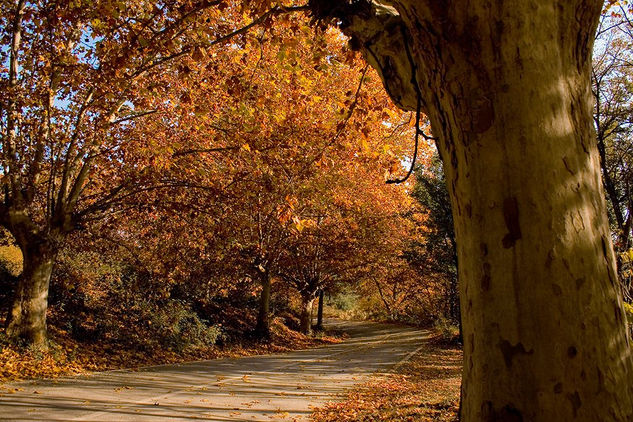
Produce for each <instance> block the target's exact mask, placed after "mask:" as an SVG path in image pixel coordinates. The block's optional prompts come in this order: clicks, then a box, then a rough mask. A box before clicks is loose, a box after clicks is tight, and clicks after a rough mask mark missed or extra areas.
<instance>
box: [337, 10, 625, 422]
mask: <svg viewBox="0 0 633 422" xmlns="http://www.w3.org/2000/svg"><path fill="white" fill-rule="evenodd" d="M394 3H395V5H396V7H397V10H398V12H399V16H398V15H397V14H394V13H393V12H390V11H389V10H387V11H386V12H385V10H386V9H384V8H383V12H384V13H386V14H384V15H383V16H382V17H379V16H378V17H377V16H376V15H374V17H373V18H368V16H369V15H368V13H367V11H363V12H362V13H356V15H355V18H351V19H349V20H348V21H347V22H344V24H346V25H348V26H347V28H346V31H347V33H348V34H350V35H353V36H354V37H355V38H356V39H357V40H358V41H360V42H356V45H359V46H361V48H363V49H364V50H365V52H366V53H367V54H366V55H367V59H368V60H369V62H370V63H372V64H373V65H374V67H376V68H377V69H378V71H379V73H380V74H381V77H382V78H383V80H384V82H385V85H386V88H387V90H388V91H389V93H390V95H391V96H392V97H393V98H394V100H395V101H396V103H397V104H399V105H400V106H401V107H404V108H409V109H412V108H416V104H418V103H421V105H422V106H423V108H424V109H425V110H427V111H428V115H429V118H430V120H431V124H432V127H433V134H434V136H436V137H437V138H438V141H437V143H438V147H439V150H440V153H441V156H442V158H443V161H444V168H445V172H446V176H447V184H448V189H449V192H450V194H451V202H452V206H453V215H454V222H455V229H456V230H455V231H456V238H457V244H458V256H459V277H460V293H461V309H462V318H463V333H464V371H463V405H462V415H461V416H462V419H463V420H464V421H466V422H474V421H486V422H488V421H531V422H551V421H586V422H594V421H630V420H633V403H632V400H633V383H632V382H631V376H633V371H632V369H633V366H632V360H631V349H630V345H629V340H628V337H627V334H626V330H625V322H624V317H623V311H622V303H621V298H620V293H619V290H618V281H617V275H616V266H615V258H614V253H613V247H612V244H611V239H610V234H609V227H608V224H607V217H606V206H605V200H604V194H603V191H602V184H601V181H600V164H599V159H598V153H597V149H596V145H595V139H594V130H593V126H592V119H591V97H590V84H589V74H590V65H591V60H590V59H591V46H592V40H593V32H594V30H595V26H596V23H597V20H598V16H599V13H600V9H601V5H602V2H601V1H596V0H593V1H589V0H558V1H555V0H529V1H526V0H514V1H512V0H507V1H493V0H474V1H469V2H457V1H453V2H437V1H431V0H426V1H425V0H416V1H411V0H401V1H396V2H394ZM466 3H467V4H466ZM385 16H386V17H385ZM412 69H413V70H414V72H412V71H411V70H412ZM411 82H413V84H412V83H411ZM412 85H417V86H419V90H416V89H412V88H411V86H412ZM418 93H419V97H418ZM418 98H420V100H419V101H418Z"/></svg>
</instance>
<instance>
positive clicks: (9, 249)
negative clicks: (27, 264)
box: [0, 245, 22, 278]
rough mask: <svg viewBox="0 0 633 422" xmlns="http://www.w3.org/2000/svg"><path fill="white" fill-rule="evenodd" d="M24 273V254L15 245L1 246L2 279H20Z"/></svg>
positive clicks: (0, 265)
mask: <svg viewBox="0 0 633 422" xmlns="http://www.w3.org/2000/svg"><path fill="white" fill-rule="evenodd" d="M21 273H22V252H21V251H20V248H18V247H17V246H13V245H5V246H0V277H3V276H5V277H6V276H7V275H8V276H10V277H14V278H15V277H18V276H19V275H20V274H21Z"/></svg>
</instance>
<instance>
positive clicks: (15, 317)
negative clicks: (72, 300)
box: [6, 239, 55, 348]
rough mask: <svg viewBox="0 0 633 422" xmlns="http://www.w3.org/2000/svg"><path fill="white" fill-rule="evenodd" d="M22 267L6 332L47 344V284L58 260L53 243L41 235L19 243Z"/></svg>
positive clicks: (11, 335)
mask: <svg viewBox="0 0 633 422" xmlns="http://www.w3.org/2000/svg"><path fill="white" fill-rule="evenodd" d="M20 246H21V249H22V254H23V270H22V274H21V275H20V278H19V280H18V285H17V288H16V291H15V296H14V300H13V304H12V306H11V308H10V310H9V314H8V316H7V323H6V334H7V336H9V337H10V338H12V339H16V340H17V339H22V340H25V341H26V342H27V343H29V344H32V345H35V346H38V347H40V348H46V344H47V342H46V341H47V330H46V310H47V307H48V288H49V283H50V278H51V273H52V270H53V263H54V260H55V251H54V248H53V246H52V245H51V244H50V243H49V242H46V241H44V240H42V239H38V240H32V241H31V242H29V243H27V244H22V245H20Z"/></svg>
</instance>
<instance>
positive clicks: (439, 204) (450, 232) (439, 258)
mask: <svg viewBox="0 0 633 422" xmlns="http://www.w3.org/2000/svg"><path fill="white" fill-rule="evenodd" d="M415 180H416V182H415V186H414V188H413V191H412V192H411V196H412V197H413V198H414V199H415V200H416V201H417V202H418V203H419V204H420V205H421V206H422V208H423V209H424V210H425V211H426V213H427V218H426V220H425V228H426V230H425V234H424V236H423V237H420V239H421V240H419V241H417V242H414V243H413V244H412V248H411V250H410V251H409V253H408V254H407V258H408V259H409V261H410V263H411V264H412V265H413V266H414V267H415V268H416V269H417V270H418V271H420V273H421V275H422V276H423V277H425V278H436V279H438V280H440V285H443V286H444V288H443V289H442V293H441V294H442V296H443V297H444V303H445V307H444V311H443V313H444V315H445V316H446V317H447V318H449V319H450V320H451V321H452V322H453V323H455V324H456V325H460V324H461V321H460V320H461V317H460V310H459V288H458V285H457V273H458V271H457V245H456V243H455V232H454V229H453V215H452V210H451V202H450V198H449V196H448V190H447V189H446V180H445V178H444V172H443V170H442V162H441V161H440V159H439V157H438V156H437V155H434V157H433V159H432V160H430V163H429V165H428V166H425V167H422V166H420V167H418V169H417V170H416V173H415Z"/></svg>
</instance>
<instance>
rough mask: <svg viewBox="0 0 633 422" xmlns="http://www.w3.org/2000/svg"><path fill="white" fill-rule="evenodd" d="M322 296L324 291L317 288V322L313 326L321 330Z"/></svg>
mask: <svg viewBox="0 0 633 422" xmlns="http://www.w3.org/2000/svg"><path fill="white" fill-rule="evenodd" d="M324 296H325V293H324V292H323V289H321V290H319V304H318V307H317V323H316V326H315V328H316V329H317V330H323V300H324Z"/></svg>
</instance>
